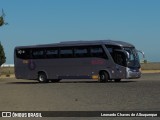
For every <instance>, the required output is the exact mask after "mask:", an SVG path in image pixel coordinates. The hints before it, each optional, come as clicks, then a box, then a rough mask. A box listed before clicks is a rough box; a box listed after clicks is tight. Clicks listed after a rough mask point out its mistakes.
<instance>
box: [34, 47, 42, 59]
mask: <svg viewBox="0 0 160 120" xmlns="http://www.w3.org/2000/svg"><path fill="white" fill-rule="evenodd" d="M32 58H33V59H41V58H45V49H44V48H37V49H32Z"/></svg>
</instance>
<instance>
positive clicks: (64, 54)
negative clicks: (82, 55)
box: [60, 48, 73, 58]
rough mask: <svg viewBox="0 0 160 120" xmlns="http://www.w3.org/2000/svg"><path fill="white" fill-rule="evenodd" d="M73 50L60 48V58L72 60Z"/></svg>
mask: <svg viewBox="0 0 160 120" xmlns="http://www.w3.org/2000/svg"><path fill="white" fill-rule="evenodd" d="M72 57H73V50H72V48H60V58H72Z"/></svg>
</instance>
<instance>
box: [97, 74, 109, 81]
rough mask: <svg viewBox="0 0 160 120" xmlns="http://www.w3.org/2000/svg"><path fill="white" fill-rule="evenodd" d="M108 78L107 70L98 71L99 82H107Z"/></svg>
mask: <svg viewBox="0 0 160 120" xmlns="http://www.w3.org/2000/svg"><path fill="white" fill-rule="evenodd" d="M108 80H109V75H108V73H107V72H105V71H102V72H100V73H99V81H100V82H103V83H104V82H108Z"/></svg>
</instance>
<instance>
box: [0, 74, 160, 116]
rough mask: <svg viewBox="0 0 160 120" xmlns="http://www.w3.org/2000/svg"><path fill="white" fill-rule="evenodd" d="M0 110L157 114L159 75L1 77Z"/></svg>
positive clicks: (159, 98) (159, 89)
mask: <svg viewBox="0 0 160 120" xmlns="http://www.w3.org/2000/svg"><path fill="white" fill-rule="evenodd" d="M0 111H160V74H159V73H157V74H143V76H142V78H140V79H131V80H122V81H121V82H120V83H115V82H108V83H98V82H97V81H94V80H93V81H89V80H79V81H77V80H67V81H65V80H62V81H61V82H59V83H47V84H40V83H38V82H37V81H33V80H22V79H19V80H17V79H15V78H1V79H0ZM79 119H82V118H79ZM87 119H89V118H87Z"/></svg>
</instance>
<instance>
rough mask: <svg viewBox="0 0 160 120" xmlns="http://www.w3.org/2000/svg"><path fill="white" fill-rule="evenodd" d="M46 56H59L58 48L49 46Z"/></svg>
mask: <svg viewBox="0 0 160 120" xmlns="http://www.w3.org/2000/svg"><path fill="white" fill-rule="evenodd" d="M46 58H58V48H57V49H56V48H47V49H46Z"/></svg>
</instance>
